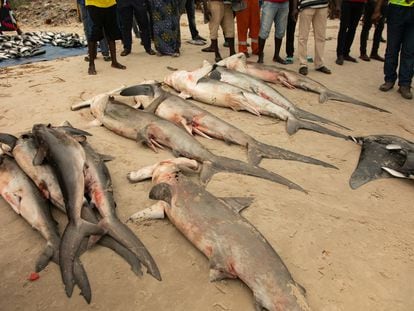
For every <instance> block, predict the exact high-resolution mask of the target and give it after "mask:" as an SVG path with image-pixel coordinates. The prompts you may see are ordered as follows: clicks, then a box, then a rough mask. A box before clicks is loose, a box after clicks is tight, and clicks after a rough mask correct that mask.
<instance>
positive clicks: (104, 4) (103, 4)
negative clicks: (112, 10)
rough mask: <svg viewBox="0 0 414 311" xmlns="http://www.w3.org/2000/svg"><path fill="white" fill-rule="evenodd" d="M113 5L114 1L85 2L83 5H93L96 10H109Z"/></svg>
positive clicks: (87, 0) (92, 0) (94, 0)
mask: <svg viewBox="0 0 414 311" xmlns="http://www.w3.org/2000/svg"><path fill="white" fill-rule="evenodd" d="M115 4H116V1H115V0H85V5H93V6H97V7H98V8H109V7H111V6H113V5H115Z"/></svg>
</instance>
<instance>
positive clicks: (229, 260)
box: [149, 160, 310, 311]
mask: <svg viewBox="0 0 414 311" xmlns="http://www.w3.org/2000/svg"><path fill="white" fill-rule="evenodd" d="M152 183H153V187H152V189H151V192H150V195H149V196H150V198H151V199H154V200H160V201H159V202H158V203H157V204H156V205H159V206H160V207H162V208H163V209H164V213H165V214H166V215H167V217H168V219H169V220H170V221H171V222H172V223H173V224H174V225H175V226H176V228H177V229H178V230H179V231H180V232H181V233H182V234H183V235H184V236H185V237H186V238H187V239H188V240H189V241H190V242H191V243H192V244H193V245H194V246H195V247H196V248H197V249H199V250H200V251H201V252H202V253H203V254H204V255H205V256H206V257H207V258H208V260H209V262H210V281H212V282H214V281H218V280H222V279H225V278H239V279H240V280H241V281H242V282H244V283H245V284H246V285H247V286H248V287H249V288H250V289H251V290H252V291H253V296H254V299H255V306H256V310H262V309H266V310H269V311H281V310H282V311H305V310H306V311H309V310H310V308H309V306H308V304H307V302H306V299H305V290H304V289H303V288H302V287H301V286H300V285H299V284H298V283H297V282H296V281H295V280H294V279H293V278H292V276H291V274H290V272H289V270H288V269H287V267H286V265H285V264H284V263H283V261H282V259H281V258H280V257H279V255H278V254H277V253H276V251H275V250H274V249H273V247H272V246H271V245H270V244H269V242H268V241H267V240H266V239H265V237H264V236H262V235H261V234H260V232H259V231H258V230H257V229H256V228H255V227H254V226H253V225H251V224H250V223H249V222H248V221H247V220H245V219H244V218H243V217H242V216H240V214H239V212H240V211H241V210H242V209H243V208H246V207H247V206H248V205H249V204H250V203H251V200H244V202H242V204H240V202H241V201H240V200H237V201H238V202H239V203H236V205H234V206H233V203H235V202H234V200H225V201H223V200H221V199H218V198H216V197H215V196H214V195H212V194H211V193H209V192H208V191H206V190H205V189H204V188H203V187H201V186H199V185H196V184H194V183H193V182H192V181H190V180H189V179H188V178H187V177H185V176H184V175H183V174H182V173H181V172H180V170H179V169H178V167H177V166H176V165H175V164H173V163H169V161H168V160H167V161H163V162H162V163H161V164H160V165H158V166H156V167H155V169H154V171H153V174H152ZM224 202H226V203H224Z"/></svg>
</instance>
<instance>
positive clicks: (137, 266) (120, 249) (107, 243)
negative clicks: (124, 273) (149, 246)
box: [98, 235, 142, 276]
mask: <svg viewBox="0 0 414 311" xmlns="http://www.w3.org/2000/svg"><path fill="white" fill-rule="evenodd" d="M98 243H99V245H101V246H104V247H107V248H110V249H112V250H113V251H114V252H115V253H117V254H118V255H119V256H121V257H122V258H123V259H124V260H125V261H126V262H127V263H128V264H129V265H130V266H131V270H132V271H133V272H134V273H135V274H136V275H138V276H142V270H141V262H140V261H139V259H138V258H137V256H135V254H134V253H133V252H131V251H130V250H128V249H127V248H126V247H124V246H123V245H122V244H121V243H119V242H118V241H116V240H115V239H113V238H112V237H110V236H108V235H105V236H103V237H102V238H101V239H100V240H99V242H98Z"/></svg>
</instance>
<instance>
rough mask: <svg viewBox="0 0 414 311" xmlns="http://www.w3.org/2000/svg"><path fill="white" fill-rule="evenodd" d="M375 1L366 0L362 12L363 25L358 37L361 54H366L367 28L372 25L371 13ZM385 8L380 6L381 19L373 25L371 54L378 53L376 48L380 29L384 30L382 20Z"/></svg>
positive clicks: (383, 19) (380, 33)
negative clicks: (359, 37)
mask: <svg viewBox="0 0 414 311" xmlns="http://www.w3.org/2000/svg"><path fill="white" fill-rule="evenodd" d="M375 5H376V3H375V2H374V1H368V3H367V4H365V12H364V25H363V26H362V31H361V39H360V48H359V50H360V52H361V55H366V54H367V41H368V35H369V30H370V29H371V27H372V20H371V18H372V14H373V13H374V9H375ZM385 8H386V6H382V8H381V14H382V16H381V19H380V20H379V21H378V23H377V25H376V26H375V32H374V38H373V40H372V49H371V55H378V48H379V45H380V41H381V35H382V31H383V30H384V22H385V16H384V14H385Z"/></svg>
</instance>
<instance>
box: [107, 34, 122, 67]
mask: <svg viewBox="0 0 414 311" xmlns="http://www.w3.org/2000/svg"><path fill="white" fill-rule="evenodd" d="M108 45H109V52H110V53H111V58H112V64H111V66H112V67H114V68H118V69H126V67H125V66H124V65H121V64H120V63H118V61H117V60H116V46H115V41H114V40H109V39H108Z"/></svg>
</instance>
